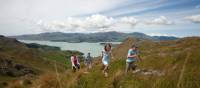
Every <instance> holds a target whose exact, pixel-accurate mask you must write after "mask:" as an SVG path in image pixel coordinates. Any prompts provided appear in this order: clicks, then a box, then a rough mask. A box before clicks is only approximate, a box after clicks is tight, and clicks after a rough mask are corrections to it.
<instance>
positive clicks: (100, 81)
mask: <svg viewBox="0 0 200 88" xmlns="http://www.w3.org/2000/svg"><path fill="white" fill-rule="evenodd" d="M199 41H200V38H197V37H191V38H184V39H180V40H177V41H163V42H151V41H144V42H141V43H139V45H140V51H141V55H142V57H143V59H144V60H143V62H139V63H138V65H139V68H146V69H156V70H160V71H163V72H164V73H165V75H164V76H156V75H141V74H132V73H129V74H127V75H124V69H125V57H126V52H127V49H128V47H129V46H131V45H132V44H133V43H134V40H133V39H131V38H128V39H127V40H126V41H125V43H123V44H122V45H120V46H119V47H118V48H116V49H114V50H113V53H114V55H115V58H114V59H112V61H111V64H110V70H109V77H108V78H104V77H103V74H102V71H101V67H102V65H101V62H100V60H98V61H96V62H95V67H94V68H93V69H92V70H91V71H90V73H89V74H84V73H83V72H84V69H82V70H80V71H79V72H77V73H74V74H72V73H71V72H68V73H64V74H63V73H60V75H59V76H58V75H54V77H52V74H49V75H47V76H41V78H40V79H38V80H37V81H36V82H35V84H34V86H35V87H36V86H38V85H39V86H42V87H46V88H48V87H55V88H60V87H62V88H199V87H200V79H199V78H200V72H199V70H200V65H199V63H200V59H199V58H200V55H199V52H200V42H199ZM49 76H50V77H52V78H49ZM46 79H50V80H51V81H47V82H45V81H44V80H46ZM41 81H42V83H41ZM48 83H50V84H51V85H49V84H48Z"/></svg>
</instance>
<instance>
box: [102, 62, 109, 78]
mask: <svg viewBox="0 0 200 88" xmlns="http://www.w3.org/2000/svg"><path fill="white" fill-rule="evenodd" d="M103 73H104V75H105V77H108V65H104V69H103Z"/></svg>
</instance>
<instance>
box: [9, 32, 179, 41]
mask: <svg viewBox="0 0 200 88" xmlns="http://www.w3.org/2000/svg"><path fill="white" fill-rule="evenodd" d="M10 37H12V38H17V39H19V40H47V41H65V42H121V41H123V40H124V39H126V38H127V37H133V38H138V39H141V40H155V41H160V40H175V39H177V38H176V37H172V36H149V35H146V34H144V33H139V32H133V33H122V32H115V31H111V32H97V33H62V32H52V33H41V34H33V35H19V36H10Z"/></svg>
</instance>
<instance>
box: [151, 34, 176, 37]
mask: <svg viewBox="0 0 200 88" xmlns="http://www.w3.org/2000/svg"><path fill="white" fill-rule="evenodd" d="M147 35H150V36H175V37H178V36H176V35H174V34H163V33H147Z"/></svg>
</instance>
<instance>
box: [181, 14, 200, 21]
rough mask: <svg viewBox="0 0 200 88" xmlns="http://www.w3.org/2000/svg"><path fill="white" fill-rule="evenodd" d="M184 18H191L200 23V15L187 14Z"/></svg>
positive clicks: (190, 19)
mask: <svg viewBox="0 0 200 88" xmlns="http://www.w3.org/2000/svg"><path fill="white" fill-rule="evenodd" d="M184 19H186V20H189V21H191V22H193V23H200V15H193V16H187V17H185V18H184Z"/></svg>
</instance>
